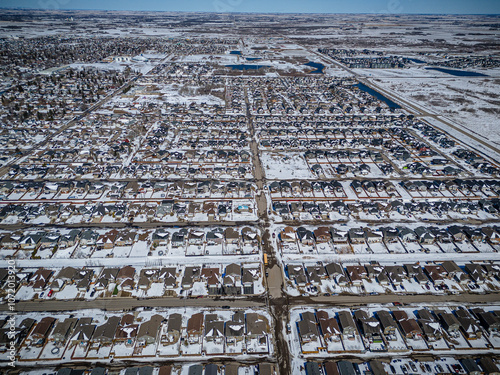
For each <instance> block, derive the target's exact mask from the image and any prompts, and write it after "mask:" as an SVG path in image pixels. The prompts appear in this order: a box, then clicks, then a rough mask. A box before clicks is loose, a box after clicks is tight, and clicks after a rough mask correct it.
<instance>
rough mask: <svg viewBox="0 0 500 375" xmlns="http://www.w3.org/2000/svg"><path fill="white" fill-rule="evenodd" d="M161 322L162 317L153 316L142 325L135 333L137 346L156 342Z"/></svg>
mask: <svg viewBox="0 0 500 375" xmlns="http://www.w3.org/2000/svg"><path fill="white" fill-rule="evenodd" d="M163 321H164V318H163V316H161V315H158V314H155V315H153V316H152V317H151V318H150V319H149V320H148V321H145V322H144V323H142V324H141V325H140V327H139V331H138V333H137V344H138V345H139V346H147V345H151V344H154V343H155V342H156V341H157V338H158V333H159V332H160V326H161V324H162V322H163Z"/></svg>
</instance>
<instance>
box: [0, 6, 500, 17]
mask: <svg viewBox="0 0 500 375" xmlns="http://www.w3.org/2000/svg"><path fill="white" fill-rule="evenodd" d="M0 9H4V10H19V11H43V12H60V11H74V12H79V11H92V12H158V13H206V14H280V15H284V14H290V15H292V14H324V15H335V14H353V15H361V14H364V15H386V16H399V15H413V16H500V13H405V12H401V13H388V12H375V13H371V12H258V11H255V12H246V11H238V12H236V11H234V12H231V11H229V12H214V11H207V10H196V11H193V10H152V9H141V10H138V9H135V10H134V9H72V8H60V9H44V8H30V7H2V6H1V5H0ZM0 16H1V15H0Z"/></svg>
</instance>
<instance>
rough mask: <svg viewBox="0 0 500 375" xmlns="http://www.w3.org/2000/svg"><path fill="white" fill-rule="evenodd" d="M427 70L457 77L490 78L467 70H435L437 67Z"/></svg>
mask: <svg viewBox="0 0 500 375" xmlns="http://www.w3.org/2000/svg"><path fill="white" fill-rule="evenodd" d="M425 69H427V70H437V71H439V72H442V73H447V74H451V75H452V76H456V77H488V76H487V75H486V74H483V73H478V72H469V71H467V70H454V69H446V68H435V67H427V68H425Z"/></svg>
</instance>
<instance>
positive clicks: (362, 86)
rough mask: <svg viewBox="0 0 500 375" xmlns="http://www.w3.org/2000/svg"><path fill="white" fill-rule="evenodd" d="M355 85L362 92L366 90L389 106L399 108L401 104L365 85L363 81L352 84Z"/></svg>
mask: <svg viewBox="0 0 500 375" xmlns="http://www.w3.org/2000/svg"><path fill="white" fill-rule="evenodd" d="M354 86H355V87H357V88H359V89H360V90H363V91H364V92H367V93H368V94H370V95H371V96H374V97H375V98H377V99H379V100H382V101H383V102H384V103H386V104H387V105H388V106H389V108H401V106H400V105H399V104H397V103H394V102H393V101H392V100H391V99H388V98H386V97H385V96H384V95H382V94H381V93H379V92H378V91H375V90H373V89H372V88H370V87H368V86H366V85H365V84H363V83H358V84H356V85H354Z"/></svg>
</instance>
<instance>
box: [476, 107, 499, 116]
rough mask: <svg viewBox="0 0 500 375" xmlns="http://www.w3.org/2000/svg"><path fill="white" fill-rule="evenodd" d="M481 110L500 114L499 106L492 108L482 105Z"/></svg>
mask: <svg viewBox="0 0 500 375" xmlns="http://www.w3.org/2000/svg"><path fill="white" fill-rule="evenodd" d="M478 109H479V110H480V111H483V112H486V113H491V114H495V115H500V109H499V108H491V107H480V108H478Z"/></svg>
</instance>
